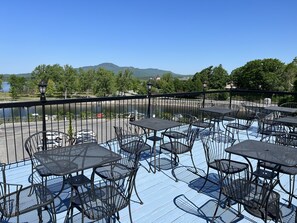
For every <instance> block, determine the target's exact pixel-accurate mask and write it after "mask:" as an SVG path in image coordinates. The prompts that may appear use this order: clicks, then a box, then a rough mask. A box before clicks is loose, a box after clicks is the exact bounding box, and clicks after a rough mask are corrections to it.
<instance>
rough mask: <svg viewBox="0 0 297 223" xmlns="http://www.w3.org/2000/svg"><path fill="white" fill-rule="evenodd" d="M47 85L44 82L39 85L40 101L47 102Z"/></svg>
mask: <svg viewBox="0 0 297 223" xmlns="http://www.w3.org/2000/svg"><path fill="white" fill-rule="evenodd" d="M46 87H47V83H46V82H45V81H44V80H42V81H40V83H39V84H38V88H39V92H40V101H45V100H46V99H45V92H46Z"/></svg>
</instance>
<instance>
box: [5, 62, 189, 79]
mask: <svg viewBox="0 0 297 223" xmlns="http://www.w3.org/2000/svg"><path fill="white" fill-rule="evenodd" d="M80 68H81V69H83V70H88V69H95V70H97V69H99V68H103V69H105V70H109V71H112V72H113V73H114V74H118V73H119V71H124V70H126V69H129V70H130V71H132V73H133V75H134V76H135V77H137V78H139V79H148V78H151V77H157V76H162V75H163V74H165V73H171V74H172V75H173V76H174V77H178V78H187V77H190V76H192V75H182V74H176V73H173V72H171V71H168V70H160V69H156V68H147V69H140V68H135V67H119V66H117V65H115V64H113V63H101V64H99V65H94V66H84V67H79V68H76V69H80ZM10 75H11V74H4V75H3V76H4V80H7V79H8V77H9V76H10ZM17 75H18V76H23V77H25V78H28V77H30V75H31V73H20V74H17Z"/></svg>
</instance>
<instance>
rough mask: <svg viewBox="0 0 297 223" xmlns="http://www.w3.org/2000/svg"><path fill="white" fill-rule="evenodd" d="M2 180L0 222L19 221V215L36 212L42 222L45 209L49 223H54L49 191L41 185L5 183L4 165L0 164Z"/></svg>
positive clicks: (53, 211) (54, 218) (52, 202)
mask: <svg viewBox="0 0 297 223" xmlns="http://www.w3.org/2000/svg"><path fill="white" fill-rule="evenodd" d="M0 167H1V172H2V180H3V182H0V212H1V222H2V221H3V222H8V221H9V220H10V219H11V218H13V217H16V218H17V222H19V221H20V215H23V214H26V213H28V212H32V211H37V213H38V220H36V221H39V222H42V221H43V219H42V212H43V209H46V210H47V211H48V213H49V214H50V216H51V219H50V221H51V222H56V212H55V204H54V196H53V194H52V193H51V191H50V190H49V189H48V188H46V187H45V186H43V185H42V184H31V185H30V186H26V187H23V185H21V184H10V183H7V182H6V177H5V164H3V163H1V164H0Z"/></svg>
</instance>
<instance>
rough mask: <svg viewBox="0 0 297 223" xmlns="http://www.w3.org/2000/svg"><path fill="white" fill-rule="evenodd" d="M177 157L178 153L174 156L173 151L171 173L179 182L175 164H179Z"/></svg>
mask: <svg viewBox="0 0 297 223" xmlns="http://www.w3.org/2000/svg"><path fill="white" fill-rule="evenodd" d="M176 157H177V155H175V154H174V157H173V153H171V174H172V176H173V177H174V179H175V182H178V179H177V177H176V175H175V173H174V168H175V165H177V161H176Z"/></svg>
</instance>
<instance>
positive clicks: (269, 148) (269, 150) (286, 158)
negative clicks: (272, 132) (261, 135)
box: [225, 140, 297, 167]
mask: <svg viewBox="0 0 297 223" xmlns="http://www.w3.org/2000/svg"><path fill="white" fill-rule="evenodd" d="M225 151H226V152H229V153H232V154H236V155H240V156H243V157H244V158H251V159H255V160H260V161H264V162H269V163H273V164H276V165H280V166H287V167H294V166H296V165H297V149H295V148H293V147H289V146H284V145H278V144H272V143H267V142H261V141H256V140H245V141H242V142H239V143H237V144H234V145H233V146H230V147H229V148H226V149H225Z"/></svg>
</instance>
